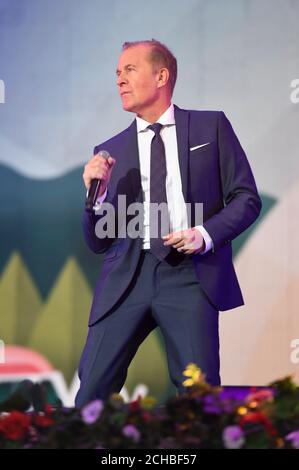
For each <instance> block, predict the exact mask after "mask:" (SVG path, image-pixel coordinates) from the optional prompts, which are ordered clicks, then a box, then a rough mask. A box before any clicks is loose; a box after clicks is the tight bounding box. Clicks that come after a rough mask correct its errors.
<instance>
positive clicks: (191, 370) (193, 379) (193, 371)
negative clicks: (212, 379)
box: [183, 363, 205, 387]
mask: <svg viewBox="0 0 299 470" xmlns="http://www.w3.org/2000/svg"><path fill="white" fill-rule="evenodd" d="M183 375H184V376H185V377H189V379H187V380H184V382H183V385H184V387H193V386H194V385H201V384H205V376H204V374H203V373H202V371H201V370H200V369H199V367H197V365H196V364H193V363H190V364H188V365H187V367H186V369H185V370H184V372H183Z"/></svg>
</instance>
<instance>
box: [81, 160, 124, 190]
mask: <svg viewBox="0 0 299 470" xmlns="http://www.w3.org/2000/svg"><path fill="white" fill-rule="evenodd" d="M115 162H116V160H115V159H114V158H112V157H111V156H109V157H108V159H107V160H106V159H105V158H104V157H101V156H100V155H95V156H94V157H92V158H91V160H89V162H88V163H86V165H85V167H84V173H83V180H84V184H85V187H86V189H89V188H90V185H91V180H93V179H100V180H101V187H100V192H99V196H102V194H104V192H105V190H106V188H107V186H108V184H109V181H110V177H111V173H112V170H113V167H114V165H115Z"/></svg>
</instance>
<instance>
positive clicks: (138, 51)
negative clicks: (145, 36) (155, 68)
mask: <svg viewBox="0 0 299 470" xmlns="http://www.w3.org/2000/svg"><path fill="white" fill-rule="evenodd" d="M149 52H150V47H149V46H144V45H138V46H132V47H129V48H128V49H125V50H124V51H123V52H122V53H121V56H120V58H119V64H120V63H121V64H122V65H123V66H125V65H127V64H129V63H130V64H134V63H135V64H137V63H138V62H142V61H144V60H147V59H148V57H149Z"/></svg>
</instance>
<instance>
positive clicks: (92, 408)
mask: <svg viewBox="0 0 299 470" xmlns="http://www.w3.org/2000/svg"><path fill="white" fill-rule="evenodd" d="M103 408H104V405H103V402H102V401H101V400H94V401H91V402H90V403H88V405H85V406H84V407H83V408H82V410H81V416H82V419H83V421H84V423H85V424H93V423H95V422H96V421H97V419H99V417H100V416H101V413H102V410H103Z"/></svg>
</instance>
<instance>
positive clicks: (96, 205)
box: [86, 188, 108, 211]
mask: <svg viewBox="0 0 299 470" xmlns="http://www.w3.org/2000/svg"><path fill="white" fill-rule="evenodd" d="M107 191H108V188H106V189H105V192H104V193H103V194H102V196H99V197H98V199H97V200H96V202H95V205H94V206H93V210H94V211H97V210H99V208H100V206H101V204H102V203H103V202H104V201H105V199H106V197H107ZM87 196H88V190H87V192H86V197H87Z"/></svg>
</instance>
